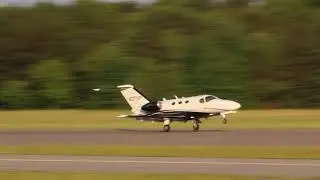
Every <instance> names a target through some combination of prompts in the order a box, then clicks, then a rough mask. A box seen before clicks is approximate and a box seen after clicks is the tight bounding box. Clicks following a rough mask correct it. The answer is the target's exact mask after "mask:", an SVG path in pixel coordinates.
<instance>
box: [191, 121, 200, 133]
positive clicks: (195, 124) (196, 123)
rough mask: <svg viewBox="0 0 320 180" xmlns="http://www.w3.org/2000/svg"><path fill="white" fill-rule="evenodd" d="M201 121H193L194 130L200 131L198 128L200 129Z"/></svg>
mask: <svg viewBox="0 0 320 180" xmlns="http://www.w3.org/2000/svg"><path fill="white" fill-rule="evenodd" d="M199 123H201V122H200V121H199V120H198V119H196V120H194V121H193V126H192V128H193V130H194V131H198V130H199V128H200V125H199Z"/></svg>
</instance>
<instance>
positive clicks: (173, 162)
mask: <svg viewBox="0 0 320 180" xmlns="http://www.w3.org/2000/svg"><path fill="white" fill-rule="evenodd" d="M0 161H5V162H74V163H136V164H207V165H210V164H212V165H259V166H311V167H320V164H317V163H315V164H311V163H267V162H221V161H208V162H202V161H139V160H122V161H120V160H90V159H82V160H81V159H30V158H16V159H13V158H2V159H0Z"/></svg>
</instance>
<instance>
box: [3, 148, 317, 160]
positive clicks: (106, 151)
mask: <svg viewBox="0 0 320 180" xmlns="http://www.w3.org/2000/svg"><path fill="white" fill-rule="evenodd" d="M0 154H38V155H77V156H81V155H95V156H136V157H148V156H155V157H200V158H202V157H203V158H204V157H216V158H279V159H320V146H316V147H299V146H297V147H296V146H295V147H292V146H288V147H286V146H281V147H278V146H277V147H274V146H263V147H260V146H107V145H87V146H86V145H37V146H0Z"/></svg>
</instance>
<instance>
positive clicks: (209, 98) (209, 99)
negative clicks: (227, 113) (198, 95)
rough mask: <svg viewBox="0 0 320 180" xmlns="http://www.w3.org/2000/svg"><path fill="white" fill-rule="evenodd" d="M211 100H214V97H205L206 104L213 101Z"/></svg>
mask: <svg viewBox="0 0 320 180" xmlns="http://www.w3.org/2000/svg"><path fill="white" fill-rule="evenodd" d="M213 99H216V97H214V96H207V97H206V102H209V101H211V100H213Z"/></svg>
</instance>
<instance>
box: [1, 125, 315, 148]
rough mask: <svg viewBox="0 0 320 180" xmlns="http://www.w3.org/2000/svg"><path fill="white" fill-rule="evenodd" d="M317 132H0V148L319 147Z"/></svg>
mask: <svg viewBox="0 0 320 180" xmlns="http://www.w3.org/2000/svg"><path fill="white" fill-rule="evenodd" d="M319 139H320V129H314V130H306V129H278V130H277V129H273V130H270V129H269V130H267V129H236V130H235V129H224V130H206V129H201V130H200V131H199V132H193V131H192V130H189V129H188V130H182V129H173V130H172V131H171V132H168V133H167V132H161V129H152V130H150V129H149V130H143V129H140V130H139V129H103V130H59V131H58V130H50V131H49V130H29V131H27V130H24V131H17V130H12V131H9V130H7V131H0V145H38V144H46V145H47V144H78V145H86V144H88V145H94V144H99V145H100V144H101V145H135V146H137V145H157V146H161V145H190V146H197V145H204V146H206V145H215V146H220V145H221V146H229V145H232V146H238V145H239V146H252V145H254V146H319V145H320V140H319Z"/></svg>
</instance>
